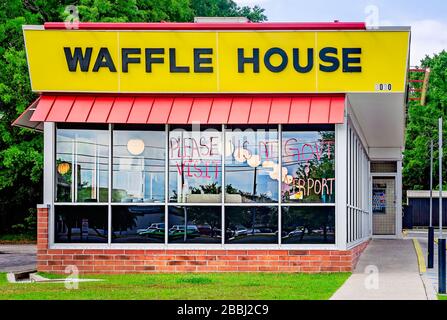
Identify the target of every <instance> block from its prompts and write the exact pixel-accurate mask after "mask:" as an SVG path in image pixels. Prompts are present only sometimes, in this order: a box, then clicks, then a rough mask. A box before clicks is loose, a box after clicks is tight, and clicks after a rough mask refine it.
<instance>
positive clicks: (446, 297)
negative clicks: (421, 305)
mask: <svg viewBox="0 0 447 320" xmlns="http://www.w3.org/2000/svg"><path fill="white" fill-rule="evenodd" d="M438 300H447V296H446V295H445V294H438Z"/></svg>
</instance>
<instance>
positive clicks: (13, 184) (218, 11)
mask: <svg viewBox="0 0 447 320" xmlns="http://www.w3.org/2000/svg"><path fill="white" fill-rule="evenodd" d="M68 5H75V6H76V7H77V10H78V12H79V19H80V21H81V22H82V21H83V22H85V21H91V22H159V21H173V22H185V21H193V18H194V16H246V17H248V18H249V19H250V20H252V21H264V20H266V16H265V15H264V14H263V12H264V10H263V9H261V8H260V7H257V6H256V7H254V8H249V7H242V8H241V7H239V6H237V5H236V3H235V2H233V1H230V0H204V1H196V0H79V1H69V0H34V1H32V0H23V1H22V0H0V8H1V10H0V232H5V231H9V232H10V231H11V226H12V225H16V228H15V230H16V231H19V230H20V229H21V226H23V227H25V228H27V226H26V223H25V222H24V221H25V220H24V219H25V218H26V217H27V216H28V210H29V209H30V208H35V205H36V204H37V203H40V202H42V171H43V155H42V149H43V145H42V135H41V134H38V133H35V132H33V131H30V130H27V129H21V128H17V127H12V126H11V123H12V122H13V121H14V120H15V119H16V118H17V117H18V116H19V115H20V114H21V113H22V112H23V111H24V110H25V109H26V108H27V107H28V106H29V105H30V104H31V103H32V101H33V100H35V99H36V98H37V95H36V94H34V93H32V92H31V88H30V80H29V75H28V69H27V62H26V54H25V49H24V43H23V35H22V25H24V24H42V23H44V22H47V21H65V19H66V18H67V17H68V16H69V12H66V7H67V6H68Z"/></svg>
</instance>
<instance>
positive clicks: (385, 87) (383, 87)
mask: <svg viewBox="0 0 447 320" xmlns="http://www.w3.org/2000/svg"><path fill="white" fill-rule="evenodd" d="M392 89H393V86H392V85H391V83H377V84H376V91H391V90H392Z"/></svg>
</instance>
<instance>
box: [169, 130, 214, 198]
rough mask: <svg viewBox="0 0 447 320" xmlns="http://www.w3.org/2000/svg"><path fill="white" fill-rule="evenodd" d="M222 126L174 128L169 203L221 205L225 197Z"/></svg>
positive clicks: (171, 136)
mask: <svg viewBox="0 0 447 320" xmlns="http://www.w3.org/2000/svg"><path fill="white" fill-rule="evenodd" d="M219 129H220V127H218V128H214V127H201V129H200V130H199V129H197V130H195V129H193V128H192V127H191V126H189V127H171V130H170V132H169V200H170V201H171V202H176V203H216V202H217V203H218V202H221V197H222V170H221V169H222V156H221V134H222V133H221V131H220V130H219Z"/></svg>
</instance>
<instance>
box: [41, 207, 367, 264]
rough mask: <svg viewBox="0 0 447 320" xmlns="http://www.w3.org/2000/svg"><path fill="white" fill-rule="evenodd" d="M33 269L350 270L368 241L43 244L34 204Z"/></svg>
mask: <svg viewBox="0 0 447 320" xmlns="http://www.w3.org/2000/svg"><path fill="white" fill-rule="evenodd" d="M37 240H38V241H37V269H38V271H41V272H52V273H64V271H65V268H66V267H67V266H69V265H75V266H76V267H77V268H78V269H79V272H80V273H139V272H143V273H157V272H306V273H317V272H349V271H352V270H353V268H354V267H355V265H356V264H357V261H358V259H359V256H360V254H361V253H362V252H363V250H364V249H365V248H366V246H367V245H368V242H364V243H362V244H360V245H358V246H356V247H354V248H352V249H350V250H346V251H338V250H115V249H104V250H95V249H85V250H83V249H63V250H60V249H48V209H46V208H44V209H42V208H39V209H38V236H37Z"/></svg>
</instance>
